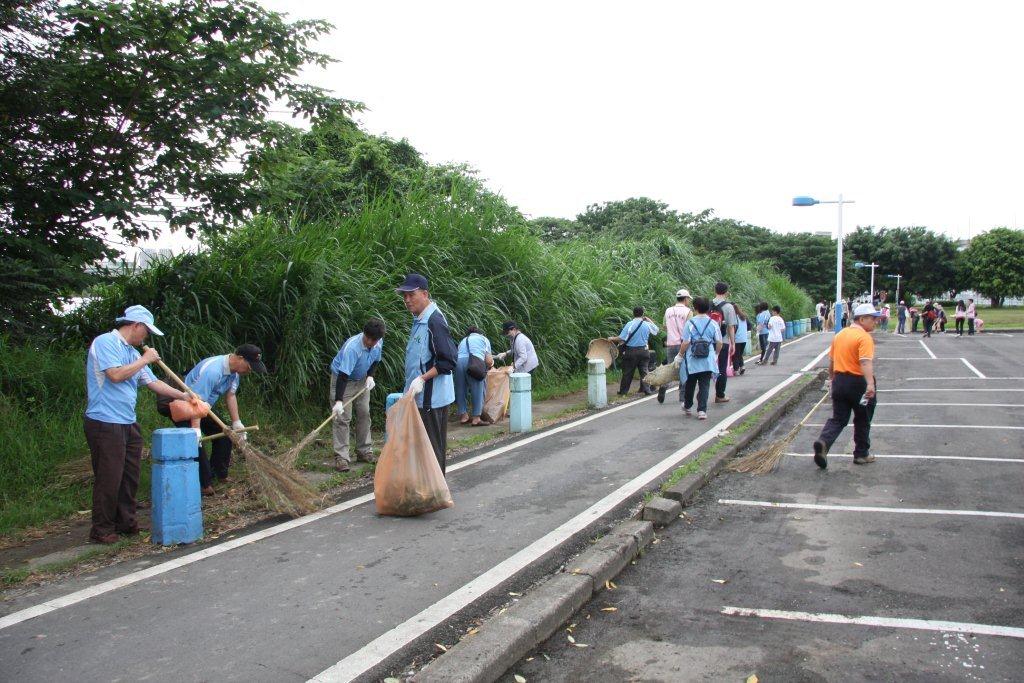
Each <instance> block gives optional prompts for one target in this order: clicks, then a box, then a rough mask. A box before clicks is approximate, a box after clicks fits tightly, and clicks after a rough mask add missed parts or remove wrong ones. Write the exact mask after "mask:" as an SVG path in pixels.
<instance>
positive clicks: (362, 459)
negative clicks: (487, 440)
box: [356, 422, 483, 465]
mask: <svg viewBox="0 0 1024 683" xmlns="http://www.w3.org/2000/svg"><path fill="white" fill-rule="evenodd" d="M482 424H483V422H477V423H475V424H473V425H472V426H473V427H479V426H480V425H482ZM356 461H357V462H366V463H370V464H371V465H372V464H373V463H375V462H377V458H375V457H373V454H372V453H371V454H366V455H364V454H362V453H357V454H356Z"/></svg>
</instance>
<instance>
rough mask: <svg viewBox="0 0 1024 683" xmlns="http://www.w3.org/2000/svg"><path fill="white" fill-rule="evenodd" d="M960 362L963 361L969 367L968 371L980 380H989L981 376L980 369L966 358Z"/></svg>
mask: <svg viewBox="0 0 1024 683" xmlns="http://www.w3.org/2000/svg"><path fill="white" fill-rule="evenodd" d="M960 360H962V361H963V362H964V365H966V366H967V369H968V370H970V371H971V372H973V373H974V374H975V375H977V376H978V377H979V378H981V379H987V378H986V377H985V375H983V374H981V370H979V369H978V368H976V367H974V366H973V365H971V361H969V360H967V359H966V358H961V359H960Z"/></svg>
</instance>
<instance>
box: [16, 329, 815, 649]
mask: <svg viewBox="0 0 1024 683" xmlns="http://www.w3.org/2000/svg"><path fill="white" fill-rule="evenodd" d="M811 336H813V335H806V337H801V338H800V339H797V340H795V341H793V342H789V344H794V343H796V342H797V341H802V340H803V339H806V338H807V337H811ZM784 346H785V345H784ZM827 353H828V349H825V351H823V352H822V353H821V354H819V355H818V356H817V358H815V359H814V360H813V361H811V362H810V363H809V364H808V365H806V366H804V368H802V369H801V370H800V372H799V373H794V374H793V375H792V376H791V378H790V379H788V380H786V381H785V382H784V383H783V384H781V385H779V386H778V387H776V388H774V389H772V390H770V392H771V393H774V392H775V391H776V390H778V389H779V388H781V387H782V386H785V385H787V384H789V383H790V382H792V381H794V380H795V379H796V378H797V377H799V376H801V373H803V372H806V371H807V370H810V369H811V368H812V367H814V366H815V365H816V364H817V363H818V361H820V360H821V359H822V358H823V357H824V356H825V354H827ZM675 389H676V387H673V388H672V391H674V390H675ZM767 395H770V394H763V395H762V399H761V400H762V402H763V398H764V396H767ZM654 398H656V397H655V396H648V397H646V398H642V399H639V400H636V401H630V402H629V403H625V404H623V405H620V406H616V407H614V408H609V409H607V410H602V411H601V412H599V413H595V414H593V415H588V416H587V417H584V418H581V419H579V420H574V421H572V422H567V423H565V424H563V425H559V426H558V427H555V428H554V429H549V430H547V431H544V432H540V433H539V434H535V435H534V436H531V437H528V438H526V439H521V440H519V441H514V442H512V443H510V444H507V445H505V446H502V447H500V448H496V449H494V450H492V451H488V452H486V453H482V454H480V455H478V456H476V457H474V458H469V459H468V460H463V461H461V462H457V463H454V464H453V465H452V466H451V467H449V468H448V472H455V471H458V470H461V469H463V468H464V467H469V466H470V465H473V464H476V463H478V462H480V461H482V460H487V459H488V458H493V457H496V456H498V455H501V454H502V453H507V452H508V451H510V450H513V449H515V448H519V447H520V446H525V445H527V444H530V443H533V442H535V441H538V440H540V439H543V438H546V437H548V436H552V435H554V434H558V433H560V432H563V431H565V430H567V429H572V428H573V427H576V426H578V425H581V424H586V423H587V422H591V421H593V420H597V419H600V418H602V417H604V416H606V415H611V414H613V413H617V412H619V411H621V410H625V409H627V408H631V407H633V406H636V405H639V404H641V403H644V402H646V401H650V400H652V399H654ZM739 414H746V411H745V410H741V411H740V412H739V413H737V415H739ZM720 424H721V423H720ZM708 433H712V434H714V435H715V436H717V433H716V432H714V430H711V431H709V432H708ZM372 500H373V494H372V493H367V494H364V495H362V496H358V497H356V498H352V499H351V500H346V501H345V502H343V503H338V504H337V505H332V506H331V507H329V508H324V509H323V510H320V511H319V512H314V513H313V514H310V515H306V516H304V517H298V518H296V519H290V520H288V521H287V522H282V523H281V524H275V525H274V526H271V527H267V528H266V529H262V530H260V531H255V532H253V533H251V534H246V535H244V536H241V537H239V538H236V539H233V540H229V541H224V542H223V543H219V544H217V545H215V546H211V547H209V548H204V549H203V550H198V551H196V552H193V553H189V554H188V555H183V556H182V557H178V558H175V559H173V560H168V561H167V562H162V563H160V564H157V565H153V566H152V567H146V568H145V569H140V570H138V571H134V572H131V573H129V574H125V575H124V576H119V577H117V578H115V579H110V580H109V581H104V582H103V583H98V584H96V585H95V586H89V587H88V588H83V589H81V590H77V591H73V592H71V593H68V594H67V595H62V596H59V597H56V598H51V599H50V600H44V601H43V602H40V603H38V604H36V605H32V606H31V607H26V608H24V609H21V610H18V611H16V612H12V613H10V614H8V615H6V616H3V617H0V630H3V629H5V628H8V627H10V626H14V625H16V624H20V623H21V622H23V621H28V620H29V619H34V618H36V617H40V616H43V615H44V614H49V613H50V612H55V611H57V610H59V609H63V608H64V607H70V606H71V605H75V604H77V603H79V602H82V601H84V600H88V599H89V598H94V597H97V596H99V595H103V594H104V593H109V592H111V591H115V590H118V589H119V588H124V587H126V586H130V585H132V584H134V583H138V582H139V581H144V580H146V579H149V578H152V577H154V576H159V575H161V574H165V573H167V572H169V571H173V570H175V569H179V568H181V567H187V566H188V565H190V564H195V563H196V562H200V561H202V560H205V559H208V558H211V557H216V556H217V555H221V554H223V553H226V552H228V551H230V550H234V549H236V548H240V547H242V546H246V545H249V544H251V543H256V542H257V541H262V540H263V539H266V538H270V537H272V536H276V535H277V534H280V533H283V532H285V531H291V530H292V529H297V528H299V527H301V526H305V525H306V524H311V523H313V522H316V521H319V520H321V519H323V518H325V517H330V516H331V515H334V514H337V513H339V512H344V511H346V510H351V509H352V508H354V507H358V506H359V505H362V504H364V503H368V502H370V501H372Z"/></svg>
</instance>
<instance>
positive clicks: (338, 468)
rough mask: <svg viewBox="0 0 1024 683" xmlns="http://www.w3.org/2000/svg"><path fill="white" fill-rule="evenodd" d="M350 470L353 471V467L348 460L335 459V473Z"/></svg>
mask: <svg viewBox="0 0 1024 683" xmlns="http://www.w3.org/2000/svg"><path fill="white" fill-rule="evenodd" d="M350 469H352V466H351V465H350V464H349V462H348V460H342V459H341V458H335V459H334V471H335V472H348V471H349V470H350Z"/></svg>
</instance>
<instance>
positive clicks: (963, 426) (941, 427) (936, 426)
mask: <svg viewBox="0 0 1024 683" xmlns="http://www.w3.org/2000/svg"><path fill="white" fill-rule="evenodd" d="M804 426H805V427H824V426H825V423H824V422H816V423H812V422H808V423H807V424H805V425H804ZM875 427H899V428H900V429H903V428H906V427H928V428H931V429H1015V430H1024V427H1020V426H1017V425H931V424H929V425H925V424H896V423H893V422H881V423H879V422H872V423H871V428H872V429H874V428H875Z"/></svg>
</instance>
